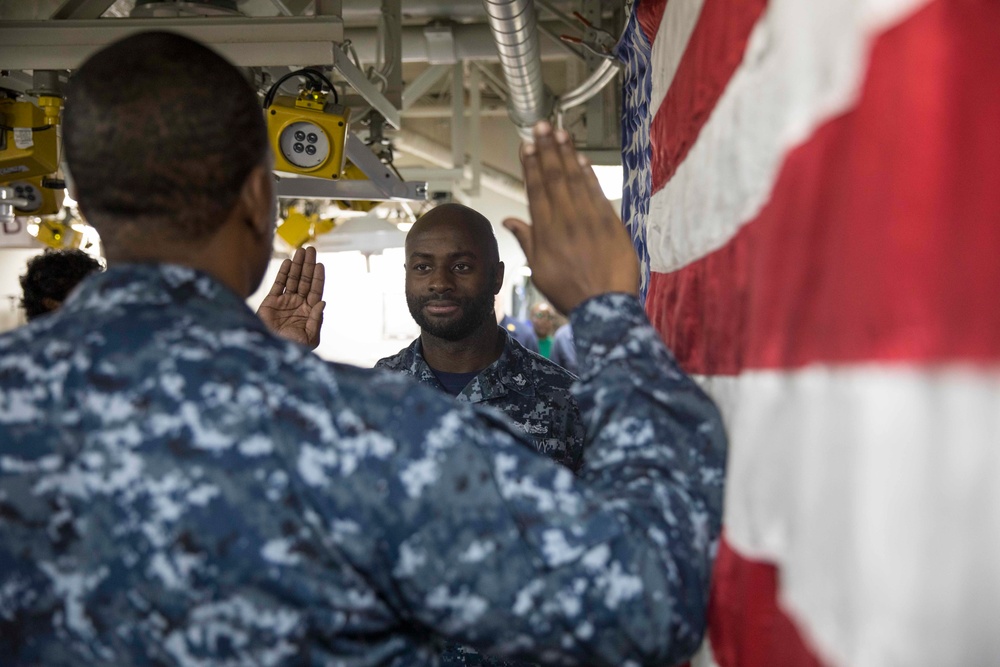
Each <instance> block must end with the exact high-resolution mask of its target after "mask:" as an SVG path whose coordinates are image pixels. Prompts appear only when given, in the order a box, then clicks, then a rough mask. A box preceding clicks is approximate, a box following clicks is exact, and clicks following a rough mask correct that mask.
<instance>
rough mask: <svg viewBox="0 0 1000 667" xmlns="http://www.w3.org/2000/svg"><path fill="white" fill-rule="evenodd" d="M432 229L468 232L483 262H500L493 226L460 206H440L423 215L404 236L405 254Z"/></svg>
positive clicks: (472, 211) (480, 214) (478, 214)
mask: <svg viewBox="0 0 1000 667" xmlns="http://www.w3.org/2000/svg"><path fill="white" fill-rule="evenodd" d="M432 229H433V230H441V229H456V230H457V229H464V230H468V232H469V233H470V234H472V238H473V240H474V242H475V244H476V246H477V247H478V249H479V252H480V253H481V256H482V258H483V259H484V260H486V261H488V262H492V263H493V264H496V263H497V262H499V261H500V249H499V248H498V247H497V237H496V236H495V235H494V234H493V225H491V224H490V221H489V220H487V219H486V216H484V215H483V214H482V213H480V212H479V211H477V210H475V209H471V208H469V207H468V206H462V205H461V204H442V205H440V206H437V207H435V208H432V209H431V210H430V211H428V212H427V213H424V214H423V215H422V216H420V218H419V219H418V220H417V221H416V222H415V223H414V224H413V227H412V228H411V229H410V232H409V233H408V234H407V235H406V253H407V254H409V253H410V247H411V244H412V242H413V241H415V240H416V239H417V238H419V237H420V236H421V235H423V234H425V233H426V232H429V231H431V230H432Z"/></svg>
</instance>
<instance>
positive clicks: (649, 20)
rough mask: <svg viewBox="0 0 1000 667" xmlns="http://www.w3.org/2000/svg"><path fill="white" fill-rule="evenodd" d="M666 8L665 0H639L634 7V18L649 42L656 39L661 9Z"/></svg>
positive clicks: (660, 19) (661, 14)
mask: <svg viewBox="0 0 1000 667" xmlns="http://www.w3.org/2000/svg"><path fill="white" fill-rule="evenodd" d="M666 8H667V0H639V5H638V6H637V7H636V8H635V18H636V20H637V21H638V22H639V27H641V28H642V32H643V33H645V35H646V39H647V40H649V43H650V44H652V43H653V41H654V40H655V39H656V33H657V31H659V29H660V22H661V21H662V20H663V10H664V9H666Z"/></svg>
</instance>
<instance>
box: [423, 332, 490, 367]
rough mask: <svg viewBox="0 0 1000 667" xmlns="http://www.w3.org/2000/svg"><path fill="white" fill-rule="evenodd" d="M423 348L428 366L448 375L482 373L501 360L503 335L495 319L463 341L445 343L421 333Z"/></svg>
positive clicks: (447, 341) (440, 339) (446, 341)
mask: <svg viewBox="0 0 1000 667" xmlns="http://www.w3.org/2000/svg"><path fill="white" fill-rule="evenodd" d="M420 346H421V348H422V352H423V355H424V361H426V362H427V365H428V366H430V367H431V368H433V369H434V370H436V371H443V372H445V373H473V372H477V371H481V370H483V369H484V368H486V367H487V366H489V365H490V364H492V363H493V362H494V361H496V360H497V359H499V358H500V355H501V354H502V353H503V336H501V334H500V329H499V328H498V327H497V325H496V323H495V322H494V321H493V318H488V319H487V320H485V321H484V322H483V324H482V325H480V326H479V327H478V328H477V329H476V330H475V331H474V332H472V333H471V334H470V335H468V336H466V337H465V338H463V339H461V340H445V339H443V338H438V337H437V336H434V335H432V334H429V333H427V332H426V331H421V332H420Z"/></svg>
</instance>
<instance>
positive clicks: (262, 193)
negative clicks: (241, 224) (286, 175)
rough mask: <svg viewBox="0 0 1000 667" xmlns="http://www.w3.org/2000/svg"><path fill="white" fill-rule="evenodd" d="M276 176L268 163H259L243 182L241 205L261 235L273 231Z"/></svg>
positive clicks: (246, 217) (250, 222)
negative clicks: (274, 180)
mask: <svg viewBox="0 0 1000 667" xmlns="http://www.w3.org/2000/svg"><path fill="white" fill-rule="evenodd" d="M273 179H274V176H273V175H272V174H271V170H270V169H269V168H268V167H267V166H266V165H257V166H256V167H254V168H253V171H251V172H250V175H249V176H247V180H246V181H244V182H243V189H242V190H241V191H240V205H241V206H243V208H244V211H245V213H246V215H245V219H246V220H247V222H248V223H249V224H251V225H252V226H253V228H254V232H256V233H257V234H258V235H260V236H264V235H267V234H270V233H271V225H273V224H274V220H273V219H272V217H273V215H274V182H273Z"/></svg>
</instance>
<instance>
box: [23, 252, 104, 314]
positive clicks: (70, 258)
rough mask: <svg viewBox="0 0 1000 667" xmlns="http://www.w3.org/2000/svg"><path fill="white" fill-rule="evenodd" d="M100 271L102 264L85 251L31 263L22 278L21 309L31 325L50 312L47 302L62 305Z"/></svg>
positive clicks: (46, 255)
mask: <svg viewBox="0 0 1000 667" xmlns="http://www.w3.org/2000/svg"><path fill="white" fill-rule="evenodd" d="M101 270H103V267H102V266H101V263H100V262H99V261H97V260H96V259H94V258H93V257H91V256H90V255H88V254H87V253H85V252H83V251H82V250H49V251H46V252H45V253H44V254H41V255H36V256H34V257H32V258H31V259H29V260H28V270H27V271H26V272H25V274H24V275H23V276H21V278H20V280H21V289H22V290H23V291H24V295H23V296H22V297H21V306H22V307H23V308H24V312H25V315H27V317H28V321H29V322H30V321H31V320H33V319H35V318H36V317H38V316H39V315H44V314H45V313H47V312H49V311H50V310H51V309H50V307H49V306H48V305H47V304H46V303H45V300H46V299H51V300H53V301H58V302H60V303H62V302H63V301H65V300H66V297H67V296H68V295H69V293H70V292H72V291H73V288H74V287H76V286H77V285H78V284H80V281H82V280H83V279H84V278H86V277H87V276H89V275H90V274H91V273H94V272H95V271H101Z"/></svg>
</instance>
